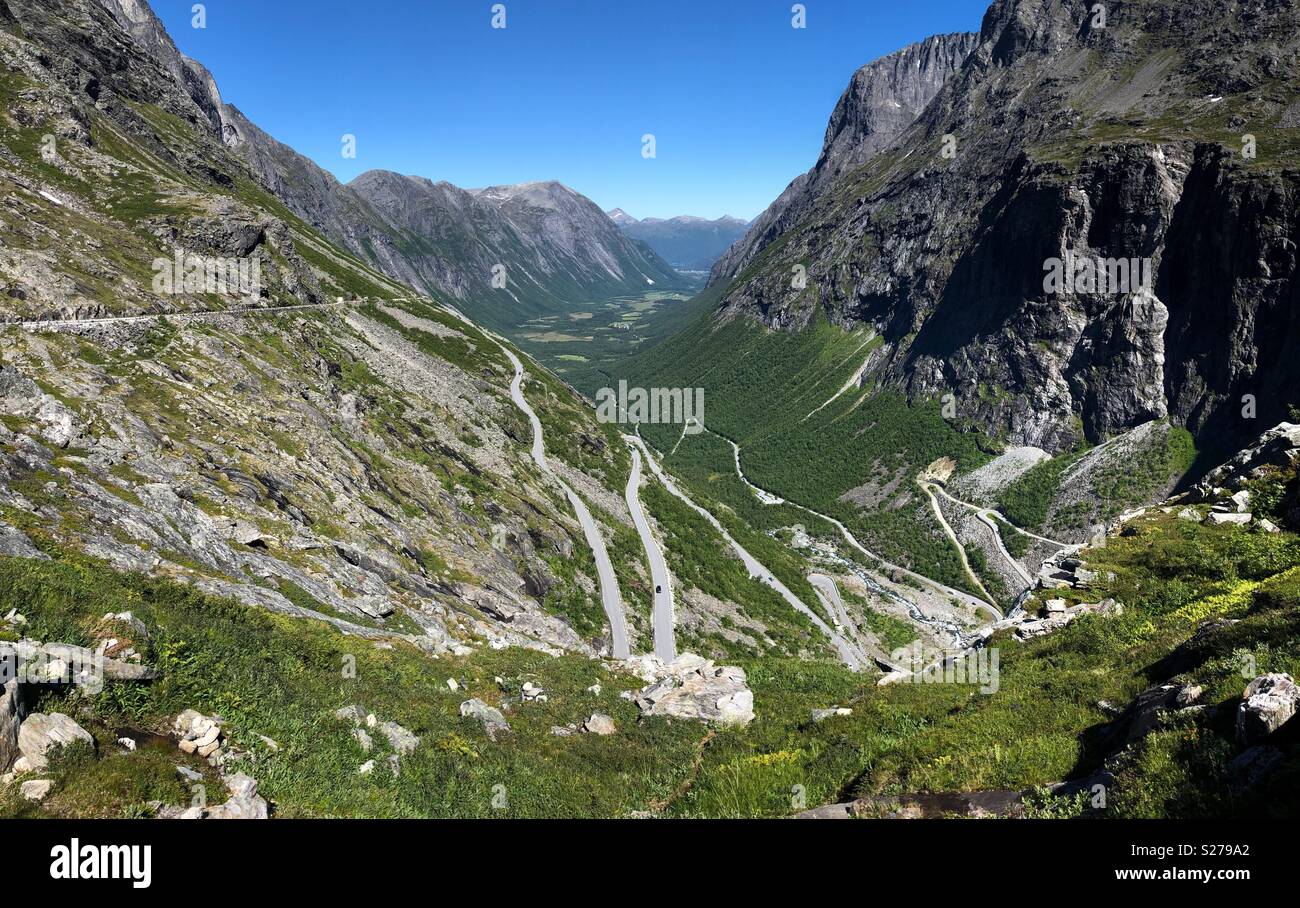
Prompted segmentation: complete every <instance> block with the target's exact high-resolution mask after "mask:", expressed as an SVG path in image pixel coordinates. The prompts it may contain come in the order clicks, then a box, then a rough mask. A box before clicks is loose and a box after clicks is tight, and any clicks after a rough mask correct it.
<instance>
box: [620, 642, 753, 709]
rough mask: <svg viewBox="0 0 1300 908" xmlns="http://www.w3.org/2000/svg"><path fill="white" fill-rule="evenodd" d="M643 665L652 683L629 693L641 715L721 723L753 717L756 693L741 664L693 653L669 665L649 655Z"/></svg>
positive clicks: (644, 674) (685, 654) (643, 670)
mask: <svg viewBox="0 0 1300 908" xmlns="http://www.w3.org/2000/svg"><path fill="white" fill-rule="evenodd" d="M641 667H642V672H643V676H645V677H647V680H650V681H651V683H650V684H648V685H647V686H645V687H643V688H641V690H639V691H636V692H634V693H632V694H630V699H631V700H632V702H634V703H635V704H636V705H637V707H638V708H639V709H640V710H641V714H642V715H646V716H669V717H672V718H674V719H693V720H696V721H699V722H713V723H717V724H719V725H748V724H749V723H750V722H752V721H753V720H754V694H753V692H752V691H751V690H750V689H749V685H748V684H747V683H746V678H745V670H744V669H742V668H737V667H735V666H717V665H714V664H713V662H712V661H710V660H708V659H703V658H701V657H700V656H696V655H694V654H691V653H683V654H682V655H680V656H678V657H677V659H676V660H675V661H673V662H671V663H669V664H667V665H664V664H663V663H661V662H659V661H658V660H656V659H654V658H653V657H647V658H645V659H643V660H642V663H641Z"/></svg>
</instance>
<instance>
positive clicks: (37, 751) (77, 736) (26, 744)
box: [14, 713, 95, 772]
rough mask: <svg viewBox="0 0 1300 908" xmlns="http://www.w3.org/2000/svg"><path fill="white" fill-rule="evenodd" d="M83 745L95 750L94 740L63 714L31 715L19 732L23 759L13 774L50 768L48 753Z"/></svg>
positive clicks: (19, 743) (15, 766) (19, 746)
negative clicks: (76, 744) (74, 745)
mask: <svg viewBox="0 0 1300 908" xmlns="http://www.w3.org/2000/svg"><path fill="white" fill-rule="evenodd" d="M75 742H82V743H84V744H87V745H89V746H90V747H91V748H92V749H93V748H94V747H95V738H94V736H92V735H91V733H90V732H88V731H86V730H85V729H84V728H82V727H81V726H80V725H78V724H77V723H76V722H74V721H72V719H70V718H68V717H67V716H65V715H64V714H63V713H50V714H49V715H46V714H45V713H32V714H31V715H30V716H28V717H27V718H26V719H24V720H23V724H22V726H21V727H20V728H19V729H18V748H19V750H21V751H22V757H21V758H19V761H18V762H17V763H16V764H15V765H14V769H15V770H19V769H20V767H21V771H24V772H40V771H42V770H44V769H45V768H46V767H48V766H49V762H50V760H49V758H50V752H51V751H53V750H57V749H58V748H61V747H66V746H67V745H69V744H73V743H75Z"/></svg>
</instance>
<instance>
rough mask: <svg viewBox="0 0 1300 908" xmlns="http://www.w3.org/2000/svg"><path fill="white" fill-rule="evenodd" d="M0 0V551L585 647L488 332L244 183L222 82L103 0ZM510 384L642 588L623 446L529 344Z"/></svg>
mask: <svg viewBox="0 0 1300 908" xmlns="http://www.w3.org/2000/svg"><path fill="white" fill-rule="evenodd" d="M132 8H133V9H134V10H135V11H137V12H139V11H140V9H141V7H132ZM6 10H7V11H8V12H9V13H10V14H11V15H12V17H13V18H12V19H11V20H10V27H9V28H7V29H4V30H2V31H0V59H2V60H3V64H4V74H3V79H2V80H0V94H3V98H4V119H3V128H2V129H0V145H2V149H3V150H2V151H0V157H2V160H0V178H2V179H3V180H4V181H5V183H6V186H7V189H6V193H5V205H4V207H3V209H0V219H2V220H3V236H4V245H3V249H2V250H0V284H2V285H3V287H4V288H5V289H6V291H7V292H6V296H5V298H4V304H3V307H2V308H3V316H4V320H5V321H6V322H9V323H11V324H7V325H5V327H4V330H3V332H0V337H2V340H0V343H2V347H0V351H2V353H3V367H0V399H2V400H3V423H4V425H3V428H2V429H0V436H2V437H0V476H2V477H3V483H2V486H3V490H2V492H0V522H3V523H4V525H5V531H4V538H5V540H6V551H7V552H8V553H10V554H33V553H35V552H37V551H43V552H44V553H45V554H47V555H53V556H55V557H59V558H63V557H67V558H81V557H83V556H87V555H88V556H92V557H94V558H98V559H102V560H103V561H104V562H107V563H108V564H109V565H111V566H113V567H115V568H117V569H120V570H133V571H146V572H150V573H152V574H155V575H162V576H167V577H172V578H176V579H182V580H185V581H186V582H188V583H191V584H193V585H194V586H196V587H198V588H200V589H202V590H205V591H208V592H211V593H213V594H216V595H221V596H231V597H233V598H235V599H238V600H240V601H242V602H244V603H248V604H253V605H257V606H260V607H264V608H267V609H270V610H272V611H277V612H282V613H285V614H289V615H297V616H303V617H315V618H321V619H323V620H327V621H330V622H333V623H335V624H337V625H338V626H340V627H344V628H346V629H347V630H349V631H350V632H352V633H356V634H359V635H362V636H375V637H382V636H395V637H398V638H403V637H404V638H406V639H407V640H409V641H412V642H414V643H416V644H418V645H419V646H421V647H424V648H426V649H428V650H430V651H433V652H448V651H457V652H460V651H464V650H465V648H466V647H474V646H479V645H483V644H486V643H494V644H498V645H503V644H512V645H519V646H526V647H537V648H541V649H544V650H547V651H552V652H555V651H560V650H571V651H574V652H580V653H593V652H595V651H596V650H597V649H599V648H601V647H602V646H604V645H605V643H606V642H607V638H606V635H605V631H604V625H605V623H606V620H605V615H604V614H603V613H602V610H601V607H600V602H599V596H598V595H596V594H595V580H594V578H595V565H594V564H593V562H592V560H591V553H590V551H589V550H588V548H587V546H586V542H585V540H584V536H583V533H582V532H581V531H580V529H579V527H578V525H577V523H576V522H575V520H574V517H573V513H572V510H571V509H570V507H569V505H568V502H567V501H566V500H565V497H564V495H563V494H562V492H561V490H560V489H559V488H557V486H556V484H555V482H554V481H552V480H551V479H550V478H549V477H548V476H546V475H543V474H542V473H541V472H539V471H538V470H537V469H536V467H535V466H533V465H532V464H531V461H530V460H529V458H528V456H527V452H528V447H529V445H530V444H531V441H532V438H531V431H530V429H529V426H528V424H527V421H526V420H525V419H524V418H523V415H522V414H521V413H520V412H519V410H518V408H517V407H516V406H515V405H514V404H513V403H512V402H511V400H510V397H509V385H510V382H511V379H512V378H513V377H514V374H513V370H512V369H511V367H510V363H509V362H508V361H507V359H506V357H505V355H504V354H503V352H502V348H501V346H500V344H499V343H498V342H497V341H496V340H495V339H494V338H492V337H490V336H488V335H487V334H485V333H484V332H483V331H481V330H480V329H478V328H477V327H475V326H474V325H472V324H470V323H468V322H465V321H463V320H461V319H459V318H458V317H456V316H455V315H453V314H451V313H450V312H448V311H446V310H445V309H443V308H442V307H440V306H438V305H436V304H434V303H432V302H421V301H418V300H416V299H413V297H414V294H413V293H412V291H410V290H409V289H408V288H406V287H404V286H402V285H400V284H397V283H396V282H394V281H391V280H389V279H388V278H386V277H385V276H383V275H382V274H381V273H379V272H378V271H376V270H375V269H373V268H371V267H370V266H368V265H366V264H364V263H362V262H361V261H360V260H359V259H357V258H355V257H353V256H351V255H350V254H348V253H347V252H345V251H343V250H341V249H339V248H338V247H336V246H334V245H332V244H331V243H330V242H329V241H328V240H326V239H325V238H324V237H322V236H321V235H320V234H319V233H317V232H316V231H315V230H314V229H313V228H312V227H310V226H309V225H307V224H306V223H304V222H303V221H301V220H300V219H299V218H297V217H296V216H295V215H294V214H293V213H292V212H290V211H289V210H288V209H287V208H285V206H283V205H282V204H281V203H280V202H279V201H278V200H277V199H276V198H275V197H274V196H272V195H271V194H270V193H269V192H268V191H266V190H265V189H264V188H262V187H261V186H259V185H258V183H257V182H256V181H255V179H254V177H253V174H252V173H250V171H249V170H248V168H247V167H246V166H245V164H244V162H243V160H242V158H240V157H239V156H238V155H236V154H234V153H232V151H231V149H230V147H229V145H228V143H227V141H225V140H226V139H227V138H228V133H226V131H225V130H224V129H223V127H222V125H221V124H220V122H218V121H217V120H214V119H213V118H212V117H210V116H209V113H211V112H212V110H214V109H215V108H211V107H204V106H203V105H200V104H198V103H197V102H196V101H195V100H194V97H193V94H192V91H191V90H192V89H193V87H194V86H193V84H192V83H190V82H188V81H187V80H186V79H185V78H184V74H183V72H182V73H181V75H180V76H178V75H177V72H176V71H175V70H174V69H173V68H171V67H167V66H161V65H159V64H158V62H157V61H156V60H155V59H154V58H153V57H152V56H150V55H148V54H146V53H145V51H144V50H143V49H142V47H141V45H140V44H138V43H137V42H138V40H140V39H139V38H137V37H134V36H133V34H132V33H131V32H128V31H126V30H124V29H122V28H120V27H119V26H118V24H116V23H115V22H114V20H113V19H112V18H110V16H109V14H108V13H107V12H106V11H105V10H104V8H103V7H102V6H100V5H99V3H97V2H88V0H66V2H60V3H57V4H50V3H47V2H39V3H37V2H26V0H14V2H12V3H6ZM189 71H191V70H188V69H186V70H184V72H189ZM218 278H220V280H218ZM227 278H231V279H232V282H231V283H229V284H228V283H226V279H227ZM357 297H364V298H367V299H369V300H372V301H373V300H379V302H371V303H366V304H355V303H343V302H340V300H342V299H344V298H346V299H348V300H354V299H355V298H357ZM399 300H402V302H397V301H399ZM20 320H23V323H19V324H12V323H13V322H16V321H20ZM526 388H527V389H528V393H529V394H530V395H532V396H533V397H534V399H535V400H536V401H537V405H538V409H540V410H544V411H545V412H546V414H547V427H548V428H549V429H550V430H551V437H552V440H551V441H550V447H551V454H552V456H553V459H554V462H555V463H556V464H557V465H558V466H557V469H559V470H561V471H562V472H563V473H564V474H565V475H566V477H567V480H568V482H569V483H570V484H571V485H573V486H574V487H576V488H578V489H580V490H581V491H582V493H583V494H585V495H587V496H589V497H590V499H591V501H592V502H593V508H592V510H593V511H594V513H595V514H596V515H597V519H598V520H599V521H600V524H601V525H602V527H603V533H604V534H606V536H607V538H608V539H609V540H610V548H611V549H612V551H613V552H614V554H615V557H616V559H617V570H618V572H619V573H620V574H621V575H622V576H623V580H624V584H625V587H626V589H627V591H628V593H629V595H635V593H636V591H637V589H638V586H637V584H642V587H641V588H643V584H644V583H645V582H646V581H644V580H641V579H639V578H640V576H641V574H642V573H643V572H644V564H643V561H642V559H641V557H640V555H639V551H638V548H637V547H636V544H635V535H634V532H633V530H632V528H631V521H630V517H629V516H628V514H627V512H626V508H625V507H623V505H622V499H621V496H622V491H623V487H624V484H625V483H626V477H627V475H628V472H629V470H630V460H629V457H628V454H627V451H626V449H625V448H624V446H623V445H621V444H620V443H619V442H618V438H617V434H616V433H614V432H613V431H611V430H610V429H607V428H606V427H602V426H599V425H598V424H597V423H596V422H595V420H594V419H593V418H592V416H591V415H590V412H589V411H588V409H587V408H586V405H585V404H584V403H583V402H582V401H581V400H580V399H578V398H577V397H576V396H574V395H572V394H571V393H570V392H569V391H568V390H567V389H566V388H564V387H563V386H562V385H560V384H559V383H558V382H556V381H555V380H554V379H553V378H551V377H550V376H547V375H546V374H545V373H544V372H541V370H537V372H536V373H535V374H534V375H533V376H531V377H530V379H529V381H528V382H527V384H526ZM579 471H581V472H579ZM25 537H26V540H27V541H25ZM33 545H35V546H36V547H37V548H35V549H34V548H33ZM646 621H648V614H647V615H645V616H634V620H633V633H634V634H635V633H636V630H637V625H638V623H639V624H640V625H642V626H643V625H644V624H645V622H646Z"/></svg>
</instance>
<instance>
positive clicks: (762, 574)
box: [629, 436, 868, 671]
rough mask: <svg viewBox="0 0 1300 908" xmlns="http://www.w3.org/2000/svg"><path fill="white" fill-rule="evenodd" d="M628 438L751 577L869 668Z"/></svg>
mask: <svg viewBox="0 0 1300 908" xmlns="http://www.w3.org/2000/svg"><path fill="white" fill-rule="evenodd" d="M629 439H630V440H631V441H632V443H633V444H635V445H636V446H637V447H638V448H640V449H641V453H642V454H644V455H645V459H646V463H648V464H649V465H650V471H651V472H652V473H654V474H655V477H656V478H657V479H658V480H659V481H660V482H661V483H663V486H664V488H665V489H667V490H668V492H669V494H671V495H673V496H674V497H675V498H678V499H680V500H681V502H682V503H683V504H685V505H686V506H687V507H689V508H690V509H691V510H692V511H694V512H695V513H697V514H699V515H700V516H701V517H703V518H704V519H705V520H707V521H708V522H709V525H710V526H712V527H713V528H714V529H715V530H717V531H718V533H719V534H721V536H722V538H723V539H724V540H725V541H726V542H727V544H728V545H730V546H731V548H732V550H733V551H734V552H735V553H736V554H737V555H738V556H739V557H740V560H741V563H742V564H744V565H745V570H747V571H749V574H750V576H751V577H755V578H757V579H759V580H761V581H762V582H764V583H766V584H767V585H768V586H770V587H772V589H774V590H776V592H777V593H778V594H780V596H781V598H783V599H784V600H785V601H786V602H787V603H789V604H790V607H791V608H793V609H794V610H795V611H797V612H799V613H800V614H801V615H803V616H804V617H806V618H807V619H808V620H809V621H811V622H812V623H813V624H814V625H815V626H816V627H817V629H818V630H820V631H821V632H822V633H823V634H825V635H826V637H827V639H829V640H830V641H831V645H832V646H834V647H835V650H836V652H838V653H839V654H840V659H842V660H843V662H844V664H845V665H847V666H848V667H849V668H851V669H853V670H854V671H861V670H862V669H863V668H865V667H866V665H867V664H868V660H867V659H865V658H864V656H863V654H862V652H861V651H860V650H859V649H858V648H857V647H856V646H854V645H853V643H851V642H850V641H849V640H847V639H845V637H844V636H843V635H842V634H840V633H839V632H838V631H836V630H835V629H834V628H833V627H831V626H830V625H829V624H827V623H826V622H825V621H824V620H823V619H822V617H821V615H818V614H817V612H815V611H814V610H813V609H811V608H809V607H808V606H807V605H806V604H805V603H804V601H803V600H802V599H800V598H799V597H798V596H796V595H795V594H794V593H793V592H792V591H791V590H790V588H789V587H787V586H786V585H785V584H784V583H782V582H781V581H780V580H778V579H777V578H776V577H775V576H773V574H772V572H771V571H769V570H768V569H767V568H766V567H764V566H763V564H762V562H760V561H759V560H758V559H757V558H755V557H754V556H753V555H751V554H750V553H749V550H748V549H746V548H745V547H744V546H742V545H741V544H740V543H739V542H737V541H736V540H735V539H734V538H732V535H731V534H730V533H728V532H727V529H726V527H724V526H723V525H722V523H721V522H720V521H719V520H718V518H716V517H714V516H713V514H712V513H710V512H709V511H708V510H707V509H705V508H702V507H700V506H699V505H698V504H696V503H695V502H694V501H692V500H691V498H690V496H688V495H687V494H686V493H685V492H683V491H682V490H681V489H679V488H678V487H677V485H676V483H674V482H673V481H672V479H671V478H669V476H668V474H667V473H665V472H664V471H663V470H662V469H661V468H660V466H659V464H658V463H657V462H656V461H655V459H654V455H653V454H651V453H650V449H649V447H647V446H646V443H645V442H644V441H643V440H642V439H641V438H640V437H636V438H633V437H631V436H629Z"/></svg>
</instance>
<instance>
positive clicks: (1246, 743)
mask: <svg viewBox="0 0 1300 908" xmlns="http://www.w3.org/2000/svg"><path fill="white" fill-rule="evenodd" d="M1298 707H1300V687H1297V686H1296V683H1295V681H1293V680H1292V679H1291V676H1290V675H1286V674H1281V673H1277V674H1270V675H1260V676H1259V677H1258V678H1255V679H1254V680H1253V681H1251V682H1250V683H1249V684H1247V685H1246V690H1245V692H1244V693H1243V694H1242V695H1241V706H1240V707H1238V709H1237V744H1238V745H1240V746H1241V747H1253V746H1254V745H1256V744H1260V743H1262V742H1264V741H1265V740H1267V739H1268V738H1269V737H1271V736H1272V735H1273V734H1274V732H1276V731H1278V729H1280V728H1281V727H1282V726H1283V725H1286V724H1287V723H1288V722H1290V721H1291V719H1292V718H1293V717H1294V716H1295V714H1296V710H1297V708H1298Z"/></svg>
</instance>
